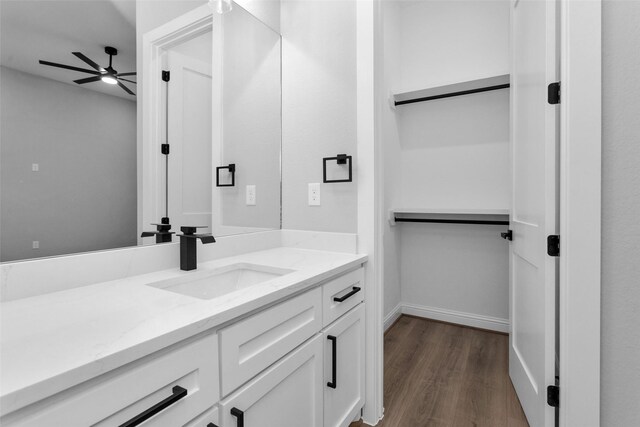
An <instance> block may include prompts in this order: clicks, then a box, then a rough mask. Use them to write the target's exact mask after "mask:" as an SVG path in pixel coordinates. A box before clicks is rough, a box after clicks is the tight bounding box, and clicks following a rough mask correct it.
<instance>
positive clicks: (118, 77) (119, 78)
mask: <svg viewBox="0 0 640 427" xmlns="http://www.w3.org/2000/svg"><path fill="white" fill-rule="evenodd" d="M116 78H117V79H118V80H122V81H123V82H129V83H133V84H134V85H137V84H138V82H134V81H133V80H129V79H123V78H121V77H120V74H118V76H117V77H116Z"/></svg>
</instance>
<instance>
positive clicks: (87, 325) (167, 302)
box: [0, 248, 367, 414]
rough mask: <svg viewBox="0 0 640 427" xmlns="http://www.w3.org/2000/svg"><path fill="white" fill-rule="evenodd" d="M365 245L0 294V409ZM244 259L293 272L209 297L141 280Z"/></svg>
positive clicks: (348, 258) (213, 320) (169, 340)
mask: <svg viewBox="0 0 640 427" xmlns="http://www.w3.org/2000/svg"><path fill="white" fill-rule="evenodd" d="M366 260H367V257H366V255H354V254H348V253H338V252H325V251H315V250H306V249H295V248H276V249H270V250H266V251H259V252H251V253H247V254H243V255H238V256H233V257H228V258H222V259H218V260H215V261H210V262H204V263H201V264H199V266H198V270H194V271H193V272H183V271H180V270H177V269H172V270H164V271H160V272H155V273H150V274H144V275H140V276H134V277H129V278H127V279H122V280H115V281H111V282H105V283H98V284H95V285H90V286H83V287H80V288H74V289H69V290H65V291H60V292H55V293H50V294H44V295H39V296H35V297H31V298H25V299H19V300H15V301H10V302H5V303H2V304H1V305H0V375H1V383H2V386H1V387H2V388H1V390H0V393H1V395H0V412H1V413H2V414H8V413H10V412H13V411H15V410H17V409H20V408H22V407H24V406H26V405H29V404H31V403H34V402H37V401H39V400H41V399H44V398H46V397H49V396H52V395H53V394H55V393H58V392H60V391H63V390H65V389H68V388H70V387H73V386H75V385H77V384H80V383H82V382H84V381H87V380H89V379H91V378H94V377H96V376H98V375H100V374H103V373H105V372H108V371H111V370H113V369H116V368H118V367H120V366H123V365H125V364H127V363H130V362H132V361H134V360H136V359H139V358H141V357H144V356H147V355H149V354H152V353H154V352H156V351H158V350H160V349H162V348H165V347H167V346H170V345H172V344H175V343H177V342H179V341H181V340H184V339H186V338H189V337H191V336H194V335H196V334H198V333H200V332H203V331H206V330H208V329H211V328H215V327H217V326H219V325H222V324H223V323H226V322H228V321H230V320H233V319H234V318H237V317H239V316H242V315H245V314H247V313H250V312H252V311H254V310H257V309H260V308H262V307H264V306H266V305H269V304H272V303H274V302H276V301H278V300H281V299H283V298H286V297H288V296H290V295H293V294H295V293H297V292H300V291H302V290H305V289H308V288H311V287H313V286H314V285H317V284H319V283H321V282H323V281H325V280H326V279H329V278H331V277H333V276H336V275H339V274H341V273H344V272H347V271H349V270H352V269H354V268H357V267H358V266H360V265H361V264H362V263H364V262H365V261H366ZM236 263H251V264H259V265H266V266H271V267H277V268H283V269H292V270H294V272H292V273H290V274H286V275H284V276H280V277H277V278H275V279H272V280H269V281H267V282H264V283H262V284H258V285H255V286H252V287H247V288H244V289H240V290H237V291H235V292H233V293H230V294H227V295H223V296H221V297H218V298H214V299H211V300H204V299H198V298H194V297H189V296H184V295H181V294H178V293H174V292H170V291H166V290H163V289H157V288H155V287H152V286H147V284H148V283H152V282H156V281H160V280H164V279H170V278H174V277H180V276H185V277H186V276H187V275H189V274H194V273H196V272H198V271H200V270H202V269H205V268H219V267H224V266H227V265H231V264H236Z"/></svg>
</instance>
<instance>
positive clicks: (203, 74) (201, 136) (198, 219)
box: [168, 51, 212, 232]
mask: <svg viewBox="0 0 640 427" xmlns="http://www.w3.org/2000/svg"><path fill="white" fill-rule="evenodd" d="M211 67H212V65H211V62H206V61H200V60H198V59H195V58H193V57H191V56H187V55H184V54H181V53H178V52H175V51H171V52H169V55H168V69H169V71H170V72H171V80H170V82H169V145H170V150H171V152H170V154H169V174H168V176H169V194H168V199H169V218H170V219H171V224H172V225H173V227H172V229H173V230H174V231H179V230H180V228H179V227H180V226H182V225H206V226H209V227H211V206H212V204H211V197H212V196H211V195H212V179H211V177H212V167H211V144H212V138H211V135H212V126H211V120H212V115H211V113H212V107H211V106H212V104H211ZM204 231H205V230H202V232H204Z"/></svg>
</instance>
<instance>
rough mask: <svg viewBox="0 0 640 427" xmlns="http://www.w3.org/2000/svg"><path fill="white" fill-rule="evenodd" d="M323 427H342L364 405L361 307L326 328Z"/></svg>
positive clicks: (358, 412)
mask: <svg viewBox="0 0 640 427" xmlns="http://www.w3.org/2000/svg"><path fill="white" fill-rule="evenodd" d="M322 335H323V341H324V381H323V386H324V426H325V427H338V426H340V427H344V426H348V425H349V423H351V421H353V419H354V418H355V417H356V416H358V415H359V414H360V409H361V408H362V406H363V405H364V304H360V305H358V306H357V307H355V308H354V309H353V310H351V311H350V312H349V313H347V314H346V315H344V316H343V317H341V318H340V319H338V320H337V321H336V322H334V323H333V324H332V325H331V326H329V327H328V328H326V329H325V331H324V333H323V334H322Z"/></svg>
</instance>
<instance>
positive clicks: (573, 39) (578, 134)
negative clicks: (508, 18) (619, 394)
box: [559, 0, 602, 427]
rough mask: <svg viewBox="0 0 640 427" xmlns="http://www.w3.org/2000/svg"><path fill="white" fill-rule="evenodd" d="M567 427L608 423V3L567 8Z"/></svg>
mask: <svg viewBox="0 0 640 427" xmlns="http://www.w3.org/2000/svg"><path fill="white" fill-rule="evenodd" d="M560 8H561V14H560V40H561V43H560V57H561V64H560V67H561V71H560V76H561V103H560V117H561V118H560V236H561V237H560V259H559V262H560V290H559V294H560V301H559V310H560V314H559V322H560V329H559V333H560V374H559V375H560V426H562V427H569V426H576V427H577V426H585V425H595V424H594V420H600V258H601V248H600V242H601V241H600V226H601V223H600V216H601V183H602V179H601V149H602V148H601V147H602V142H601V117H602V116H601V108H602V107H601V86H602V83H601V81H602V80H601V79H602V77H601V75H602V72H601V54H602V52H601V38H602V35H601V34H602V33H601V15H602V5H601V0H589V1H574V0H561V3H560Z"/></svg>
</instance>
